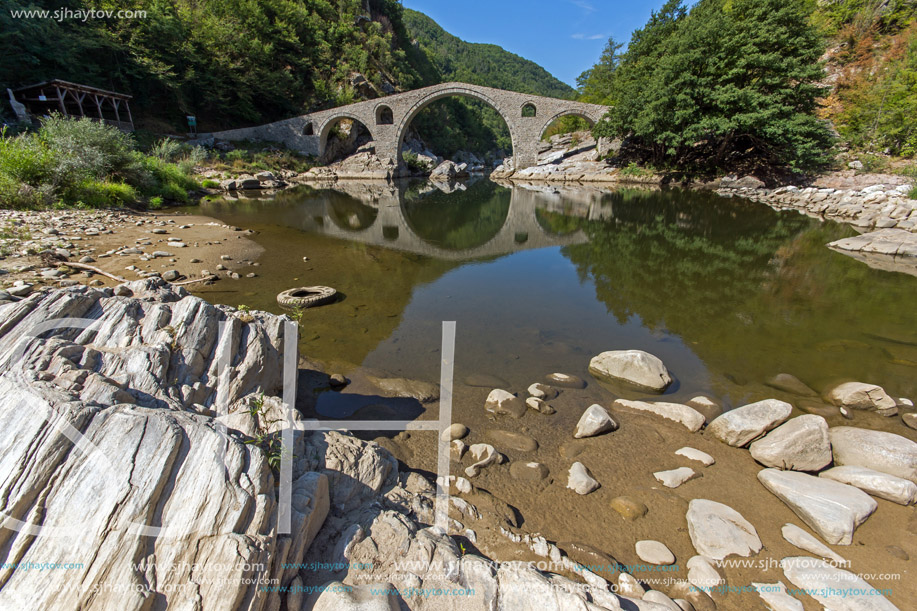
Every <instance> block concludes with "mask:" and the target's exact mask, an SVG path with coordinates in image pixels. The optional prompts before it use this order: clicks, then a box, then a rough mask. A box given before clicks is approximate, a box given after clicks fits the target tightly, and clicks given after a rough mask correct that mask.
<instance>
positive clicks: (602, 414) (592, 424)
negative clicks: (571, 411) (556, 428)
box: [573, 404, 618, 439]
mask: <svg viewBox="0 0 917 611" xmlns="http://www.w3.org/2000/svg"><path fill="white" fill-rule="evenodd" d="M617 429H618V423H617V422H615V420H614V418H612V417H611V416H610V415H608V412H607V411H605V408H604V407H602V406H601V405H598V404H593V405H590V406H589V407H588V408H587V409H586V411H585V412H583V415H582V416H581V417H580V419H579V422H578V423H577V424H576V430H575V431H574V433H573V437H575V438H576V439H582V438H584V437H594V436H596V435H601V434H602V433H606V432H608V431H615V430H617Z"/></svg>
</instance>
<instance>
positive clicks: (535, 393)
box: [528, 382, 558, 401]
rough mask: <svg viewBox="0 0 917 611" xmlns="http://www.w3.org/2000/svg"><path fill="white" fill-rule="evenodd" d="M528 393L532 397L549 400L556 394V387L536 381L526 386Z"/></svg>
mask: <svg viewBox="0 0 917 611" xmlns="http://www.w3.org/2000/svg"><path fill="white" fill-rule="evenodd" d="M528 393H529V395H531V396H532V397H534V398H536V399H542V400H544V401H550V400H551V399H553V398H554V397H556V396H557V394H558V393H557V389H556V388H551V387H550V386H548V385H546V384H539V383H537V382H536V383H535V384H532V385H531V386H529V387H528Z"/></svg>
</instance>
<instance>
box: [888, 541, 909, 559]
mask: <svg viewBox="0 0 917 611" xmlns="http://www.w3.org/2000/svg"><path fill="white" fill-rule="evenodd" d="M885 551H886V552H888V553H889V554H891V555H892V556H894V557H895V558H897V559H899V560H904V561H905V562H907V561H908V560H910V559H911V557H910V555H908V553H907V552H906V551H904V550H903V549H901V548H900V547H898V546H897V545H886V546H885Z"/></svg>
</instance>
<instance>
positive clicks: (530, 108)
mask: <svg viewBox="0 0 917 611" xmlns="http://www.w3.org/2000/svg"><path fill="white" fill-rule="evenodd" d="M452 96H462V97H468V98H473V99H476V100H480V101H482V102H484V103H485V104H488V105H489V106H491V107H493V108H494V109H495V110H496V111H497V112H498V113H499V114H500V116H501V117H503V120H504V121H506V125H507V127H509V133H510V137H511V139H512V144H513V164H514V167H515V168H516V169H517V170H519V169H523V168H527V167H529V166H532V165H535V164H536V163H537V161H538V143H539V141H540V140H541V136H542V134H544V131H545V130H546V129H547V127H548V125H550V124H551V123H552V122H553V121H554V120H555V119H558V118H560V117H564V116H567V115H573V116H578V117H582V118H584V119H586V120H587V121H589V122H591V123H595V122H596V121H598V120H599V119H600V118H601V117H602V115H604V114H605V112H606V111H607V110H608V108H607V107H605V106H599V105H597V104H584V103H582V102H572V101H570V100H560V99H557V98H548V97H543V96H537V95H529V94H525V93H516V92H513V91H504V90H502V89H494V88H492V87H482V86H480V85H470V84H467V83H441V84H439V85H431V86H430V87H423V88H421V89H415V90H413V91H408V92H405V93H399V94H395V95H390V96H387V97H384V98H378V99H375V100H368V101H366V102H358V103H356V104H348V105H347V106H340V107H338V108H332V109H329V110H322V111H319V112H314V113H309V114H307V115H301V116H299V117H294V118H292V119H286V120H283V121H277V122H275V123H268V124H266V125H261V126H258V127H247V128H242V129H233V130H228V131H222V132H216V133H213V134H211V135H212V136H214V137H216V138H219V139H222V140H263V141H270V142H281V143H283V144H284V145H285V146H287V147H288V148H290V149H295V150H298V151H301V152H303V153H305V154H308V155H315V156H316V157H321V156H322V155H323V154H324V152H325V146H326V145H327V142H328V136H329V134H330V132H331V129H332V128H333V127H334V125H335V124H337V122H338V121H340V120H341V119H351V120H355V121H359V122H360V123H362V124H363V126H364V127H366V129H367V130H368V131H369V133H370V135H371V137H372V139H373V141H374V143H375V149H376V156H377V157H379V159H380V160H381V161H382V163H383V165H386V166H388V167H390V168H391V169H392V170H393V174H394V173H395V170H397V169H400V168H402V160H401V148H402V145H403V144H404V138H405V134H406V133H407V131H408V127H409V126H410V125H411V121H412V120H413V119H414V117H415V116H416V115H417V113H419V112H420V111H421V110H423V109H424V108H425V107H426V106H428V105H429V104H431V103H433V102H435V101H437V100H441V99H443V98H447V97H452Z"/></svg>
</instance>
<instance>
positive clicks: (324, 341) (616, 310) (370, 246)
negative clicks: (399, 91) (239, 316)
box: [199, 180, 917, 405]
mask: <svg viewBox="0 0 917 611" xmlns="http://www.w3.org/2000/svg"><path fill="white" fill-rule="evenodd" d="M338 189H339V190H333V189H324V190H323V189H312V188H305V187H303V188H300V189H297V190H293V191H286V192H283V193H281V194H280V195H279V196H277V197H276V198H273V199H267V198H265V199H244V198H243V199H233V200H224V199H215V200H212V201H206V202H203V203H202V204H201V205H200V208H199V211H200V212H201V213H203V214H207V215H210V216H213V217H216V218H219V219H221V220H223V221H225V222H227V223H230V224H233V225H239V226H243V227H246V228H251V229H254V230H255V231H256V232H257V233H256V234H255V235H254V236H252V237H253V239H254V240H255V241H256V242H258V243H259V244H260V245H261V246H262V247H263V248H264V250H265V252H264V254H263V255H262V256H261V257H260V259H259V262H260V267H254V268H252V269H251V271H256V272H257V273H258V277H257V278H254V279H247V280H243V281H238V282H233V281H231V280H229V281H221V282H218V283H216V284H215V285H213V286H212V287H208V288H206V289H203V290H202V291H200V293H201V294H202V296H204V297H205V298H207V299H210V300H213V301H217V302H223V303H228V304H231V305H239V304H246V305H248V306H250V307H253V308H257V309H264V310H268V311H272V312H281V311H282V310H281V309H280V308H279V307H278V306H277V304H276V301H275V296H276V294H277V293H278V292H280V291H282V290H284V289H287V288H292V287H295V286H305V285H329V286H333V287H335V288H336V289H337V290H338V291H339V292H340V293H341V294H342V299H341V300H340V301H338V302H337V303H334V304H332V305H327V306H323V307H319V308H314V309H309V310H307V311H306V312H305V315H304V316H303V318H302V322H301V324H302V326H303V333H302V338H303V344H302V347H301V350H302V353H303V354H305V355H308V356H309V357H310V358H314V359H318V360H321V361H325V362H326V363H330V364H332V365H333V366H334V367H335V368H336V370H338V371H344V373H346V370H347V369H348V368H354V367H357V366H365V367H371V368H377V369H383V370H385V371H388V372H391V373H392V374H395V375H398V376H404V377H409V378H419V379H425V380H429V381H438V380H439V359H438V350H439V345H440V333H441V323H442V321H444V320H455V321H457V330H458V337H457V352H456V377H457V378H459V379H460V378H462V377H465V376H468V375H470V374H480V373H487V374H493V375H496V376H499V377H500V378H502V379H504V380H506V381H507V382H508V383H509V384H510V385H511V386H512V387H513V388H514V389H516V390H520V389H524V388H525V387H526V386H528V384H530V383H531V382H532V381H535V380H537V379H538V378H539V377H540V376H542V375H544V374H546V373H550V372H552V371H561V372H566V373H574V374H578V375H580V376H582V377H584V378H587V379H588V376H587V375H586V367H587V365H588V362H589V359H590V358H591V357H592V356H594V355H595V354H598V353H599V352H602V351H605V350H615V349H629V348H639V349H643V350H646V351H648V352H651V353H653V354H655V355H657V356H659V357H660V358H661V359H662V360H663V361H664V362H665V363H666V365H667V366H668V368H669V370H670V371H671V372H672V373H673V375H674V377H675V378H676V379H677V383H676V384H674V385H673V386H672V388H671V389H670V390H669V393H668V394H669V395H670V397H668V398H670V399H675V400H677V399H678V398H682V399H683V398H687V397H689V396H693V395H695V394H697V393H701V392H706V393H710V394H712V395H714V396H716V397H718V398H720V399H722V400H724V401H726V403H727V404H732V405H739V404H741V403H742V402H743V401H746V400H750V399H755V398H759V397H762V396H765V395H771V394H773V393H772V392H771V391H769V390H768V389H767V388H766V387H765V386H763V384H764V382H765V381H766V380H767V379H768V378H770V377H772V376H774V375H775V374H777V373H780V372H787V373H791V374H793V375H795V376H797V377H799V378H800V379H802V380H803V381H805V382H806V383H807V384H809V385H810V386H812V387H813V388H814V389H816V390H818V391H823V390H824V389H825V388H827V387H828V386H829V385H830V384H832V383H833V382H835V381H837V380H839V379H841V378H848V379H856V380H860V381H864V382H871V383H876V384H879V385H882V386H884V387H885V388H886V389H887V390H888V391H889V393H891V394H892V395H893V396H911V397H913V396H915V395H917V375H915V374H917V325H915V322H917V316H915V303H917V278H914V277H911V276H907V275H904V274H900V273H892V272H885V271H878V270H874V269H871V268H869V267H867V266H866V265H865V264H863V263H860V262H857V261H855V260H853V259H851V258H849V257H847V256H845V255H843V254H839V253H836V252H833V251H832V250H830V249H828V248H826V247H825V244H826V243H828V242H830V241H832V240H835V239H838V238H840V237H844V236H848V235H852V234H853V233H854V232H853V230H852V229H851V228H849V227H846V226H843V225H838V224H835V223H832V222H821V221H818V220H814V219H810V218H808V217H805V216H802V215H800V214H797V213H795V212H776V211H774V210H772V209H770V208H768V207H766V206H764V205H761V204H755V203H751V202H747V201H743V200H733V199H724V198H721V197H719V196H717V195H715V194H711V193H701V192H694V191H682V190H662V191H659V190H641V189H628V188H622V189H619V190H599V189H592V188H587V187H581V188H555V187H539V188H532V187H529V188H525V187H520V186H515V187H511V186H501V185H498V184H496V183H494V182H491V181H489V180H479V181H477V182H474V183H472V184H469V185H467V188H465V189H464V190H456V191H454V192H452V193H445V192H442V191H440V190H439V189H436V188H433V187H432V186H430V185H428V184H426V183H415V184H407V185H401V186H398V187H392V186H389V185H385V184H381V183H380V184H375V185H374V184H355V183H354V184H343V185H340V186H339V187H338ZM304 257H308V261H304V260H303V258H304ZM240 271H243V273H244V272H245V271H249V270H240Z"/></svg>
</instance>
